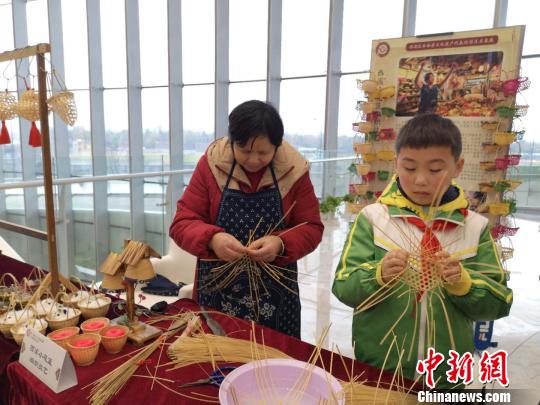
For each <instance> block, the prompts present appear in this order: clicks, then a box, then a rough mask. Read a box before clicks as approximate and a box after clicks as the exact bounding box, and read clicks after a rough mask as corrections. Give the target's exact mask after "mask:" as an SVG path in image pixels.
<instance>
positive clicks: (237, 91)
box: [229, 81, 266, 112]
mask: <svg viewBox="0 0 540 405" xmlns="http://www.w3.org/2000/svg"><path fill="white" fill-rule="evenodd" d="M248 100H261V101H265V100H266V81H264V82H248V83H233V84H231V85H230V86H229V112H231V111H232V110H233V109H234V107H236V106H237V105H238V104H241V103H243V102H244V101H248Z"/></svg>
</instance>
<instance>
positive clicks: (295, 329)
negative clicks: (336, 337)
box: [197, 161, 300, 338]
mask: <svg viewBox="0 0 540 405" xmlns="http://www.w3.org/2000/svg"><path fill="white" fill-rule="evenodd" d="M235 165H236V161H235V162H234V163H233V165H232V168H231V171H230V172H229V175H228V178H227V182H226V184H225V187H224V189H223V194H222V196H221V203H220V206H219V211H218V217H217V221H216V225H217V226H220V227H222V228H224V229H225V232H227V233H229V234H231V235H233V236H234V237H235V238H236V239H238V240H239V241H240V242H241V243H242V244H244V245H246V244H247V242H248V239H249V234H250V232H251V231H253V230H254V229H255V228H257V229H256V231H255V235H254V236H253V238H252V239H251V240H252V241H255V240H257V239H259V238H262V237H263V236H264V235H265V234H266V232H267V231H268V229H270V228H271V227H273V226H274V225H275V224H277V223H278V222H280V220H281V219H282V218H283V214H284V213H283V206H282V200H281V194H280V192H279V188H278V183H277V179H276V175H275V173H274V169H273V167H272V164H270V172H271V173H272V178H273V180H274V187H273V188H268V189H265V190H263V191H258V192H255V193H244V192H242V191H240V190H232V189H229V183H230V181H231V178H232V173H233V170H234V168H235ZM261 218H262V221H261V223H260V224H259V226H257V224H258V223H259V220H260V219H261ZM283 222H284V221H282V222H281V224H280V225H279V226H278V227H277V228H276V229H275V230H280V229H283V228H284V227H285V226H284V224H283ZM223 264H225V262H223V261H215V260H214V261H209V260H199V273H198V280H197V292H198V297H199V304H200V305H204V306H209V307H213V308H215V309H217V310H219V311H221V312H224V313H227V314H229V315H232V316H236V317H239V318H243V319H247V320H253V321H255V322H258V323H260V324H262V325H265V326H268V327H270V328H273V329H276V330H278V331H280V332H283V333H286V334H288V335H291V336H295V337H297V338H300V297H299V294H298V282H297V277H298V274H297V267H296V262H294V263H291V264H289V265H287V266H285V268H286V269H288V271H285V270H281V269H276V271H278V272H279V274H280V275H281V277H279V282H278V281H276V280H274V279H273V278H272V277H271V276H269V275H268V273H267V272H266V270H264V269H261V278H262V284H264V286H263V285H257V289H258V296H259V298H258V300H257V299H256V294H255V292H254V291H253V284H252V288H251V289H250V283H249V278H248V274H247V272H246V271H241V272H239V274H238V275H237V276H236V277H235V278H234V279H233V280H232V281H231V282H227V285H226V286H224V287H222V286H220V287H219V288H216V286H217V285H218V284H219V283H220V281H222V280H223V278H224V277H226V276H227V274H228V272H227V273H226V274H225V275H224V276H223V277H220V278H219V279H216V274H215V272H214V273H212V272H211V271H212V269H215V268H216V267H219V266H222V265H223ZM280 283H283V284H284V285H286V286H287V288H285V287H283V286H282V285H280ZM259 284H260V280H259ZM289 290H292V291H289ZM256 301H258V305H257V302H256Z"/></svg>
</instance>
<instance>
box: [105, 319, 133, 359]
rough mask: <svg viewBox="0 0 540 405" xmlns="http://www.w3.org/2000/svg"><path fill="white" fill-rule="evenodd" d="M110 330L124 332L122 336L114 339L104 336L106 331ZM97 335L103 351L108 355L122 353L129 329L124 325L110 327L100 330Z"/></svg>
mask: <svg viewBox="0 0 540 405" xmlns="http://www.w3.org/2000/svg"><path fill="white" fill-rule="evenodd" d="M112 328H119V329H122V330H123V331H124V334H123V335H122V336H115V337H110V336H105V334H106V333H107V331H108V330H110V329H112ZM99 335H100V336H101V344H102V345H103V348H104V349H105V351H106V352H107V353H110V354H116V353H118V352H120V351H122V349H123V348H124V346H125V345H126V342H127V338H128V335H129V328H128V327H127V326H124V325H110V326H107V327H105V328H104V329H102V330H101V332H100V334H99Z"/></svg>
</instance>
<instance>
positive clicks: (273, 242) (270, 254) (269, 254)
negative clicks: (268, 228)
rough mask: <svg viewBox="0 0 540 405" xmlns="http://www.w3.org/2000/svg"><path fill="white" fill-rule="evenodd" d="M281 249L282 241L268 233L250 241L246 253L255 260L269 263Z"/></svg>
mask: <svg viewBox="0 0 540 405" xmlns="http://www.w3.org/2000/svg"><path fill="white" fill-rule="evenodd" d="M282 249H283V242H282V241H281V238H280V237H279V236H275V235H270V236H265V237H263V238H260V239H257V240H256V241H254V242H252V243H251V244H250V245H249V247H248V250H247V254H248V255H249V256H250V257H251V258H252V259H253V260H254V261H256V262H267V263H271V262H273V261H274V260H276V257H277V256H278V255H279V254H280V253H281V250H282Z"/></svg>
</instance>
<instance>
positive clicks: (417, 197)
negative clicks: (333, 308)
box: [332, 114, 512, 388]
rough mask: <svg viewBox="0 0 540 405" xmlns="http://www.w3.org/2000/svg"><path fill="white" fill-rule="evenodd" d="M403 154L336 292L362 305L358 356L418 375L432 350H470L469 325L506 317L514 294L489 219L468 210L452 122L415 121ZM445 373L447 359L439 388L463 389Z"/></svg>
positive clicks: (344, 264) (356, 326)
mask: <svg viewBox="0 0 540 405" xmlns="http://www.w3.org/2000/svg"><path fill="white" fill-rule="evenodd" d="M396 152H397V166H396V171H397V175H396V176H395V177H394V179H393V180H392V182H391V183H390V184H389V185H388V186H387V187H386V189H385V190H384V192H383V193H382V195H381V197H380V198H379V200H378V201H377V202H376V203H374V204H371V205H368V206H367V207H365V208H364V209H363V210H362V211H361V212H360V214H359V215H358V216H357V218H356V220H355V222H354V224H353V226H352V228H351V231H350V232H349V235H348V237H347V240H346V242H345V246H344V248H343V253H342V256H341V259H340V262H339V265H338V267H337V269H336V275H335V279H334V284H333V287H332V291H333V293H334V295H335V296H336V297H337V298H338V299H339V300H340V301H342V302H343V303H345V304H346V305H348V306H350V307H353V308H356V311H355V315H354V318H353V342H354V345H355V355H356V358H357V359H358V360H361V361H364V362H366V363H369V364H371V365H374V366H376V367H379V368H383V366H384V369H385V370H399V371H400V372H401V373H402V374H403V375H404V376H405V377H406V378H409V379H411V380H414V379H415V378H416V374H415V372H416V365H417V363H418V361H419V360H422V359H425V358H426V356H427V352H428V348H430V347H432V348H434V349H435V350H436V351H437V352H439V353H441V354H442V355H444V356H445V359H448V352H449V350H454V351H457V352H458V353H459V354H460V355H463V354H464V353H466V352H470V353H472V352H473V351H474V345H473V327H472V322H473V321H476V320H492V319H498V318H501V317H504V316H507V315H508V313H509V311H510V306H511V305H512V291H511V290H510V289H509V288H508V287H506V274H505V271H504V270H503V268H502V267H501V264H500V261H499V257H498V253H497V250H496V248H495V245H494V242H493V239H492V238H491V234H490V231H489V227H488V221H487V219H486V218H484V217H483V216H481V215H479V214H477V213H475V212H473V211H469V210H467V206H468V203H467V200H466V198H465V196H464V192H463V190H462V189H461V188H459V187H458V186H457V185H455V184H454V183H453V179H454V178H456V177H458V176H459V174H460V173H461V170H462V169H463V159H462V158H461V134H460V132H459V129H458V128H457V127H456V126H455V125H454V123H453V122H452V121H451V120H449V119H447V118H443V117H440V116H438V115H436V114H426V115H421V116H417V117H414V118H412V119H411V120H409V121H408V122H407V123H406V124H405V126H404V127H403V128H402V129H401V131H400V132H399V136H398V139H397V141H396ZM385 359H386V360H385ZM447 370H448V366H447V364H446V362H443V363H441V365H440V366H439V367H438V368H437V370H436V371H435V373H434V378H435V381H436V386H437V388H452V387H455V386H456V384H451V383H448V382H447V378H446V374H445V372H446V371H447Z"/></svg>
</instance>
